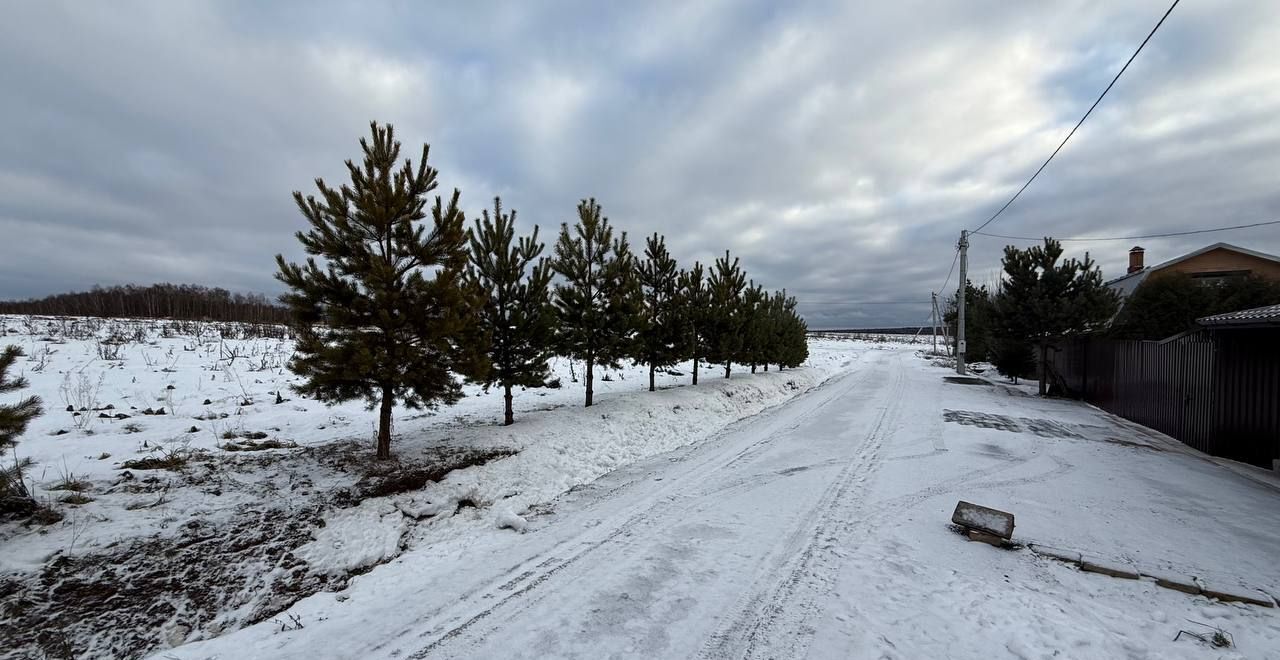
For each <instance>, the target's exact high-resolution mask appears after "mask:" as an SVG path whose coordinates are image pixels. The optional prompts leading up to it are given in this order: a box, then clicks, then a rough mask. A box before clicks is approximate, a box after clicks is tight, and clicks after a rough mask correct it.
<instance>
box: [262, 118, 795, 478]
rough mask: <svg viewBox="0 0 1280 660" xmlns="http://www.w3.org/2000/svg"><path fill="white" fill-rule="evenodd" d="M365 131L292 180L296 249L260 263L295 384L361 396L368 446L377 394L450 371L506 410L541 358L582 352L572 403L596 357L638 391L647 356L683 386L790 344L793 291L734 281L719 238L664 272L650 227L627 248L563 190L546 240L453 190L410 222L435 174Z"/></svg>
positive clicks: (598, 212) (387, 403)
mask: <svg viewBox="0 0 1280 660" xmlns="http://www.w3.org/2000/svg"><path fill="white" fill-rule="evenodd" d="M371 133H372V134H371V139H361V141H360V145H361V148H362V150H363V153H364V159H363V162H362V163H361V164H359V165H357V164H355V163H353V162H351V161H347V163H346V166H347V170H348V173H349V175H350V179H351V182H350V184H347V185H343V186H341V187H339V188H332V187H329V186H328V185H326V184H325V182H324V181H323V180H320V179H317V180H316V186H317V188H318V189H319V193H320V195H319V198H317V197H315V196H306V197H304V196H303V195H302V194H301V193H294V199H295V201H296V203H297V205H298V208H299V209H300V210H301V211H302V214H303V215H304V216H305V217H306V219H307V221H308V222H309V223H310V230H309V231H306V232H298V234H297V236H298V240H299V241H300V242H301V243H302V245H303V247H304V249H305V250H306V252H307V253H308V254H309V255H310V256H309V257H308V259H307V261H306V263H304V264H295V263H290V262H287V261H285V259H284V258H283V257H282V256H277V258H276V261H277V264H278V266H279V269H280V271H279V273H278V274H277V277H278V278H279V279H280V280H281V281H282V282H284V283H285V284H286V285H287V286H288V287H289V289H290V291H289V293H287V294H285V295H284V296H283V297H282V300H283V301H284V302H285V303H286V305H288V306H289V308H290V310H291V313H292V315H293V318H294V320H295V321H296V322H297V325H298V337H299V338H298V344H297V353H296V355H295V357H294V360H293V362H292V364H291V367H292V368H293V369H294V371H295V372H297V373H298V374H299V375H301V376H303V377H304V379H305V380H304V382H303V384H301V385H300V386H299V387H298V389H299V391H300V392H301V393H303V394H306V395H310V396H314V397H316V398H317V399H319V400H322V401H326V402H338V401H346V400H351V399H359V398H363V399H365V400H367V401H368V402H369V404H370V406H378V407H379V409H380V418H379V425H378V450H377V453H378V457H379V458H389V457H390V445H391V412H392V408H393V406H394V405H395V402H396V401H401V402H402V403H403V404H404V405H405V406H406V407H408V408H422V407H435V406H438V405H441V404H449V403H453V402H455V401H457V400H458V399H459V398H461V396H462V388H461V384H460V383H459V382H458V380H457V379H456V378H455V377H454V374H461V375H463V376H465V378H466V379H467V380H469V381H471V382H474V383H479V384H482V385H483V386H484V387H485V388H486V389H488V388H490V387H500V388H502V390H503V393H504V400H505V411H504V421H505V423H506V424H511V423H512V422H513V415H512V405H511V397H512V395H511V392H512V389H513V388H516V387H540V386H543V385H545V384H547V382H548V379H549V378H550V370H549V367H548V361H549V360H550V359H551V358H552V357H553V356H556V355H562V356H566V357H568V358H570V359H571V360H576V361H580V362H582V363H583V365H584V369H583V380H584V381H585V386H586V405H588V406H590V405H591V404H592V396H593V385H594V378H595V369H596V368H597V367H603V368H613V369H617V368H619V367H621V366H622V364H623V363H624V362H626V361H631V362H634V363H636V364H644V365H647V366H648V368H649V389H650V390H653V389H654V385H655V374H656V373H657V372H658V371H660V370H665V369H669V368H671V367H672V366H674V365H676V364H678V363H681V362H684V361H687V360H691V361H692V362H693V371H692V375H691V377H692V383H693V384H695V385H696V384H697V382H698V372H699V368H700V365H702V364H706V363H714V364H720V365H723V367H724V376H725V378H728V377H729V376H730V374H731V370H732V365H733V364H735V363H736V364H739V365H743V366H745V367H750V369H751V371H752V372H753V373H754V372H755V371H756V369H757V368H763V369H765V370H768V368H769V365H774V366H776V367H778V368H782V367H794V366H798V365H800V364H801V363H803V362H804V360H805V358H806V357H807V356H808V347H807V343H806V338H805V333H806V330H807V328H806V326H805V323H804V320H803V319H802V318H800V316H799V315H798V314H797V313H796V301H795V299H793V298H790V297H788V296H787V295H786V293H785V292H772V293H771V292H767V291H766V290H765V289H764V288H763V287H761V286H759V285H757V284H756V283H755V282H753V281H749V280H748V279H747V276H746V274H745V273H744V272H743V270H742V268H741V266H740V265H739V263H738V259H736V258H734V259H732V260H731V259H730V255H729V253H728V252H727V251H726V252H725V256H724V257H723V258H719V259H717V260H716V261H715V263H714V264H713V265H712V266H711V267H710V268H708V269H704V267H703V265H702V264H700V263H696V262H695V263H694V264H693V265H692V266H691V267H689V268H686V269H681V268H680V267H679V266H678V264H677V263H676V261H675V259H674V258H673V257H672V256H671V254H670V252H669V251H668V250H667V247H666V244H665V241H664V239H663V237H662V236H659V235H658V234H656V233H655V234H654V235H652V236H650V237H648V238H647V239H646V241H645V248H644V252H643V253H642V254H636V253H634V252H633V251H632V248H631V245H630V244H629V242H628V240H627V235H626V232H621V233H618V234H617V235H616V236H615V232H614V228H613V226H612V225H611V224H610V223H609V220H608V218H606V217H605V216H604V214H603V211H602V209H601V206H600V204H598V203H597V202H596V200H595V199H587V200H583V201H582V202H581V203H579V204H578V209H577V216H578V217H577V220H576V222H575V223H574V224H573V225H569V224H568V223H565V224H563V225H562V226H561V228H560V234H559V236H558V238H557V240H556V243H555V246H554V249H553V251H552V253H551V254H544V252H545V248H546V246H545V245H544V244H543V243H542V242H541V241H540V240H539V238H538V230H537V228H536V227H535V228H534V229H533V231H532V232H531V233H530V234H529V235H527V236H516V234H515V219H516V214H515V211H510V212H506V211H504V209H503V207H502V202H501V200H500V199H495V200H494V205H493V211H492V213H490V212H489V211H487V210H486V211H484V212H483V214H482V216H481V217H480V218H478V219H476V220H475V222H474V226H473V227H471V228H470V229H467V228H466V226H465V225H466V222H465V217H464V214H463V212H462V211H461V209H460V208H459V206H458V201H459V192H458V191H457V190H454V191H453V194H452V196H451V197H450V198H449V200H448V201H447V202H446V201H445V200H444V199H442V198H441V197H439V196H437V197H435V200H434V204H433V205H432V207H431V208H430V218H431V220H430V222H429V223H428V222H423V221H424V220H426V219H427V215H428V210H427V203H428V194H429V193H430V192H432V191H433V190H435V188H436V186H437V182H436V176H437V171H436V170H435V169H434V168H432V167H429V166H428V165H427V164H426V163H427V158H428V155H429V147H427V146H426V145H424V146H423V149H422V156H421V158H420V159H419V161H418V163H417V165H416V167H415V166H414V163H413V162H412V161H411V160H408V159H406V160H405V161H404V162H403V163H401V162H400V159H399V157H400V143H399V142H397V141H396V140H395V136H394V131H393V129H392V127H391V126H389V125H388V126H379V125H378V124H376V123H374V124H373V125H371ZM317 258H319V259H320V261H317Z"/></svg>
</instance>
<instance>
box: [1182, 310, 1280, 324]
mask: <svg viewBox="0 0 1280 660" xmlns="http://www.w3.org/2000/svg"><path fill="white" fill-rule="evenodd" d="M1197 323H1199V324H1200V325H1204V326H1209V327H1221V326H1245V325H1247V326H1266V325H1280V305H1268V306H1266V307H1254V308H1253V309H1242V310H1240V311H1238V312H1227V313H1226V314H1215V315H1213V316H1206V317H1204V318H1202V319H1199V320H1197Z"/></svg>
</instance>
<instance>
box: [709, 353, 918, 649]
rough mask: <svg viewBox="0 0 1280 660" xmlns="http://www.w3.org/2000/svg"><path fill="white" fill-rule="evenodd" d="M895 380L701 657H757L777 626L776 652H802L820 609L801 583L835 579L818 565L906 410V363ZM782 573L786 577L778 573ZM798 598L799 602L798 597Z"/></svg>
mask: <svg viewBox="0 0 1280 660" xmlns="http://www.w3.org/2000/svg"><path fill="white" fill-rule="evenodd" d="M893 373H894V381H893V384H892V386H891V387H890V388H889V391H888V393H887V398H888V401H887V402H886V403H885V404H884V406H883V407H882V408H881V409H880V413H879V414H878V415H877V416H876V419H875V422H874V423H873V424H872V426H871V431H870V432H869V433H868V434H867V437H866V439H865V440H864V441H863V442H862V444H861V446H860V447H859V448H858V450H857V451H856V452H855V453H854V454H853V456H851V457H850V458H849V460H848V462H847V463H846V465H845V468H844V469H843V470H842V471H841V472H840V474H839V475H838V476H837V477H836V478H835V479H834V480H833V481H832V483H831V485H830V486H829V487H828V489H827V490H826V491H825V492H824V494H823V496H822V497H821V498H820V500H819V503H818V504H817V506H815V507H813V508H812V509H810V512H809V514H808V515H807V516H805V518H804V519H803V520H802V521H801V524H800V525H798V526H797V527H796V528H795V530H794V531H793V532H792V533H791V534H790V535H788V537H787V539H786V541H785V542H784V543H783V544H781V545H780V546H779V547H777V548H775V550H774V551H773V552H772V553H770V555H769V557H768V558H767V559H766V560H765V562H764V571H763V574H762V575H761V577H760V578H758V579H757V580H756V581H755V583H753V584H752V585H751V587H749V588H748V591H747V593H746V594H745V595H744V596H743V597H741V598H740V599H739V601H738V605H737V606H736V607H735V608H734V610H733V611H734V612H735V614H734V616H733V618H731V619H730V620H729V621H727V622H726V623H725V624H723V625H722V626H720V628H719V629H717V630H716V632H714V633H713V634H712V635H711V637H710V638H709V639H708V640H707V641H706V642H705V643H704V645H703V647H702V649H701V651H700V652H699V654H698V657H700V658H717V659H718V658H736V657H756V656H757V655H759V654H760V650H761V647H762V646H763V645H772V644H773V643H776V642H777V640H776V639H774V638H775V637H776V634H775V629H776V628H777V627H779V626H780V625H781V626H785V629H784V630H783V631H780V632H782V633H783V634H785V636H786V637H787V640H786V642H785V646H786V647H787V648H785V649H784V650H782V652H781V653H770V654H769V655H773V656H775V657H797V656H800V655H803V652H804V649H803V648H801V647H803V646H807V644H806V642H807V638H808V635H805V634H804V632H805V631H804V628H805V626H806V622H807V621H809V620H810V619H811V618H812V617H813V616H814V615H815V614H817V607H816V604H815V603H816V599H815V598H804V599H797V591H798V590H800V589H801V588H808V589H809V590H814V589H815V587H816V586H817V585H813V586H810V585H805V584H804V583H806V582H812V581H814V580H815V578H816V579H817V580H818V581H819V582H825V583H830V581H831V580H832V579H833V577H832V576H829V575H820V574H819V572H818V569H819V567H820V566H819V565H825V566H830V565H831V564H832V561H831V559H832V557H831V556H830V555H831V554H832V553H831V550H832V548H833V547H834V546H833V545H832V544H833V542H834V541H835V540H836V538H835V536H834V535H833V528H834V527H836V526H838V524H839V521H840V520H841V519H842V518H847V516H849V515H850V514H851V513H852V511H850V509H851V508H856V506H857V505H858V503H859V501H860V500H861V498H859V497H858V495H859V494H860V492H861V491H863V490H864V489H865V485H866V481H867V479H868V477H869V476H870V475H871V474H872V473H873V472H874V471H875V468H876V466H877V465H878V464H879V461H880V456H879V452H880V449H881V447H882V446H883V444H884V441H885V439H886V437H887V436H888V434H889V433H891V432H892V430H893V426H895V425H896V423H897V420H898V417H899V415H900V414H901V408H902V401H903V399H904V397H903V394H904V391H905V382H906V380H905V377H904V375H903V370H902V369H894V371H893ZM778 574H782V577H781V579H779V578H777V577H776V576H777V575H778ZM797 600H799V601H800V602H796V601H797Z"/></svg>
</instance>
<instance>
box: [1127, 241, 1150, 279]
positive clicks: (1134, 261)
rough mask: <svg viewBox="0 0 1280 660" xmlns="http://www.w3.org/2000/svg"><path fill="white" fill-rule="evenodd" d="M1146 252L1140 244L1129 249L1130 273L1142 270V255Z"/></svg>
mask: <svg viewBox="0 0 1280 660" xmlns="http://www.w3.org/2000/svg"><path fill="white" fill-rule="evenodd" d="M1146 252H1147V251H1146V250H1144V249H1142V247H1141V246H1139V245H1135V246H1133V249H1132V250H1129V274H1133V273H1136V272H1138V271H1140V270H1142V268H1143V265H1142V255H1143V254H1146Z"/></svg>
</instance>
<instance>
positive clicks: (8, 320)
mask: <svg viewBox="0 0 1280 660" xmlns="http://www.w3.org/2000/svg"><path fill="white" fill-rule="evenodd" d="M5 343H8V344H18V345H20V346H22V347H23V348H24V349H25V350H26V353H27V357H26V358H24V359H23V360H20V362H19V368H20V369H21V372H22V375H25V376H26V377H27V379H28V380H29V381H30V383H31V387H30V388H28V389H27V390H24V392H23V394H29V393H34V394H38V395H40V396H41V397H42V398H43V399H44V402H45V410H46V413H45V415H44V416H42V417H40V418H39V419H37V420H36V421H34V422H33V423H32V425H31V427H30V429H29V430H28V432H27V434H26V435H25V436H24V437H23V439H22V440H21V443H20V444H19V446H18V448H17V453H18V456H20V457H24V458H30V459H33V460H34V461H35V463H36V465H35V466H34V468H32V469H31V470H30V471H29V472H28V480H29V482H30V483H31V485H32V486H33V491H34V493H35V495H36V497H37V498H38V499H39V500H40V501H41V502H45V503H47V504H49V506H50V508H52V509H53V510H55V511H57V512H59V513H61V514H62V516H63V518H62V520H61V521H58V522H56V523H53V524H49V525H45V526H41V525H34V524H33V525H19V524H14V523H6V524H3V525H0V607H3V608H4V611H5V613H6V616H5V618H4V620H3V622H0V639H2V640H4V642H5V643H4V644H3V645H0V647H2V648H0V655H6V656H12V657H27V656H28V655H32V654H37V653H38V651H37V649H40V650H41V651H42V652H45V653H48V654H50V655H51V656H54V657H57V656H58V655H60V654H67V653H84V654H87V655H89V656H94V657H109V656H111V657H128V656H130V655H138V654H140V653H142V652H144V651H148V650H154V649H158V648H166V647H169V646H175V645H178V644H181V643H184V642H187V641H192V640H198V639H204V638H208V637H210V636H212V635H216V634H219V633H222V632H226V631H230V630H235V629H236V628H238V627H240V626H242V625H245V624H249V623H256V622H263V623H262V625H266V626H275V627H276V628H288V627H290V625H291V624H290V623H289V619H288V618H282V617H283V615H281V616H280V617H277V616H276V614H277V612H278V611H279V610H281V609H284V608H285V607H287V606H289V605H290V604H291V603H293V602H294V601H296V600H297V599H298V598H302V597H305V596H307V595H308V594H311V593H315V592H317V591H333V590H339V589H342V588H344V587H346V586H347V584H348V583H349V582H350V581H351V579H352V577H353V576H356V575H359V574H361V573H364V572H366V571H369V570H370V569H371V568H373V567H375V566H376V565H378V564H381V563H384V562H387V561H389V560H391V559H392V558H394V557H396V556H398V555H400V554H401V553H403V552H405V551H406V550H410V549H414V548H418V549H422V548H431V547H437V546H439V545H440V544H442V543H445V542H447V541H449V540H451V539H462V540H463V541H464V542H465V540H466V539H468V538H470V537H471V536H473V535H475V534H477V533H479V532H478V530H495V533H500V534H503V535H514V534H515V533H516V532H518V531H522V530H524V529H525V528H526V526H528V525H529V520H530V519H534V518H536V517H537V516H538V515H540V514H542V513H543V512H545V511H546V510H547V509H548V507H549V503H550V502H551V501H552V500H554V499H555V498H556V497H557V496H559V495H561V494H562V493H564V492H566V491H568V490H570V489H572V488H575V487H578V486H581V485H583V484H588V483H591V482H592V481H593V480H595V479H597V478H598V477H600V476H601V475H604V474H606V473H608V472H610V471H612V470H614V469H616V468H619V467H621V466H625V465H627V464H629V463H631V462H634V461H637V460H640V459H644V458H646V457H650V456H653V455H655V454H660V453H662V452H666V451H670V450H673V449H677V448H679V447H682V446H686V445H689V444H691V443H697V442H699V441H701V440H704V439H706V438H708V437H711V436H712V435H714V434H715V433H717V432H718V431H720V430H721V429H722V428H724V427H725V426H727V425H729V424H731V423H733V422H735V421H737V420H739V419H742V418H744V417H748V416H750V415H754V414H757V413H759V412H761V411H762V410H765V409H766V408H768V407H770V406H775V405H777V404H780V403H782V402H784V401H786V400H788V399H791V398H793V397H795V396H797V395H798V394H801V393H803V392H805V391H808V390H810V389H812V388H814V387H816V386H817V385H819V384H821V383H822V382H823V381H825V380H826V379H827V378H829V377H830V376H832V375H833V374H836V373H839V372H840V371H842V370H843V369H846V368H847V367H848V365H849V364H850V363H851V362H852V361H853V360H854V358H855V357H856V355H857V353H858V351H859V350H861V349H857V348H854V346H855V344H854V343H852V342H847V341H839V340H836V339H827V340H822V341H814V342H811V346H810V359H809V361H808V363H807V364H806V365H805V366H804V367H802V368H800V369H795V370H787V371H784V372H776V371H773V372H769V373H758V374H754V375H753V374H750V373H745V372H743V371H735V373H734V376H733V378H732V379H730V380H728V381H725V380H723V379H722V378H721V377H720V375H718V374H717V370H716V369H714V368H704V370H703V372H702V374H701V377H700V385H699V386H698V387H696V388H694V387H688V386H687V384H688V381H689V375H688V374H689V368H690V366H689V365H681V366H679V367H677V368H676V369H675V370H673V371H674V372H678V375H677V374H676V373H671V374H660V375H659V382H658V384H659V387H660V388H661V390H660V391H659V392H655V393H649V392H647V391H646V389H647V378H646V377H645V374H646V372H645V370H644V368H643V367H634V368H626V369H623V370H621V371H619V372H608V373H607V376H606V377H607V378H608V379H609V380H605V381H601V380H600V378H599V376H600V375H602V374H598V375H597V381H596V401H597V404H596V405H595V406H593V407H591V408H589V409H584V408H582V407H581V399H582V389H581V385H580V384H579V383H577V382H575V380H574V373H575V372H573V371H572V370H571V369H572V367H571V365H570V364H569V363H568V362H567V361H565V360H558V361H556V362H555V363H554V370H555V373H556V375H557V376H558V377H559V378H560V381H561V383H562V385H563V386H562V387H561V388H559V389H541V390H528V391H522V392H517V393H516V396H515V408H516V424H515V425H514V426H510V427H503V426H501V425H500V422H501V417H502V408H501V397H500V395H499V393H498V392H496V391H495V392H491V393H487V394H486V393H484V392H482V391H481V390H480V389H479V388H476V387H468V388H467V394H468V396H467V398H465V399H463V400H462V402H460V403H459V404H457V405H455V406H452V407H449V408H445V409H441V410H439V411H436V412H434V413H424V412H416V413H409V412H406V411H400V410H398V411H397V415H396V420H395V434H396V438H395V440H394V442H393V447H392V449H393V452H394V453H395V454H396V458H397V460H396V461H395V462H394V463H393V464H392V465H385V464H382V465H380V464H378V463H377V462H375V461H373V460H372V451H373V435H374V428H373V425H374V423H375V420H376V415H375V414H374V413H371V412H369V411H367V410H366V409H365V408H364V406H363V404H362V403H360V402H352V403H349V404H344V405H339V406H333V407H328V406H325V405H324V404H321V403H318V402H316V401H313V400H307V399H302V398H300V397H298V396H297V395H295V394H294V393H292V392H291V391H290V389H289V385H290V384H291V383H293V382H295V377H294V376H293V374H291V373H290V372H289V371H288V369H287V368H286V366H285V365H286V363H287V361H288V358H289V356H290V354H291V353H292V342H291V341H290V340H288V339H287V338H283V337H264V336H257V333H256V331H255V329H253V328H248V327H244V326H236V325H233V324H193V323H174V322H162V321H128V320H102V319H75V318H39V317H37V318H29V317H0V344H5ZM576 366H577V372H576V373H577V375H581V365H576ZM11 458H12V457H6V460H11ZM453 468H459V469H456V470H454V469H453ZM451 470H452V471H451ZM498 528H502V531H501V532H497V531H496V530H497V529H498ZM375 570H376V569H375ZM332 597H333V596H332V595H331V596H329V598H332ZM278 621H283V623H277V622H278ZM233 655H235V654H233ZM320 657H327V656H326V655H325V654H324V653H321V654H320Z"/></svg>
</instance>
